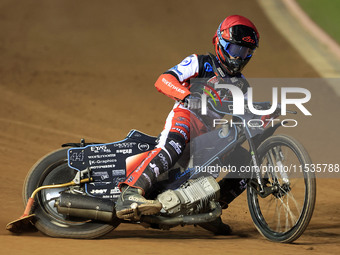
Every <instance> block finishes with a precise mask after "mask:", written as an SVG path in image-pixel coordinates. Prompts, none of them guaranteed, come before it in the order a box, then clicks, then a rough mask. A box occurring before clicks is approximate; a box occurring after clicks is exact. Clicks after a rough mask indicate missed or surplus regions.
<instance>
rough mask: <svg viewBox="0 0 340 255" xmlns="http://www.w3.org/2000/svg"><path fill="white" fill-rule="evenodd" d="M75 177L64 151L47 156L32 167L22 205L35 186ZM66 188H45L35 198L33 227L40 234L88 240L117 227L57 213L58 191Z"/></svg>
mask: <svg viewBox="0 0 340 255" xmlns="http://www.w3.org/2000/svg"><path fill="white" fill-rule="evenodd" d="M75 174H76V170H74V169H71V168H69V167H68V164H67V148H64V149H60V150H57V151H54V152H52V153H50V154H48V155H47V156H45V157H43V158H42V159H41V160H40V161H38V162H37V163H36V164H35V165H34V166H33V167H32V169H31V171H30V172H29V173H28V175H27V177H26V180H25V183H24V187H23V198H24V204H25V205H26V203H27V200H28V198H29V197H30V196H31V194H32V193H33V191H34V190H35V189H36V188H37V187H40V186H44V185H51V184H61V183H67V182H70V181H71V180H73V178H74V177H75ZM65 189H67V188H57V189H45V190H42V191H40V192H39V193H38V194H37V196H36V197H35V202H34V207H33V210H34V211H33V213H34V214H35V221H36V222H35V226H36V228H37V229H38V230H40V231H41V232H42V233H44V234H46V235H48V236H52V237H64V238H86V239H89V238H96V237H99V236H102V235H105V234H106V233H108V232H110V231H111V230H113V229H114V228H115V227H117V226H118V225H119V222H118V221H117V224H113V225H109V224H105V223H100V222H94V221H91V220H88V221H86V220H84V219H80V218H70V217H68V216H65V215H63V214H59V213H58V212H57V210H56V208H55V207H54V203H55V201H56V199H57V198H58V197H59V196H60V194H59V192H61V191H63V190H65Z"/></svg>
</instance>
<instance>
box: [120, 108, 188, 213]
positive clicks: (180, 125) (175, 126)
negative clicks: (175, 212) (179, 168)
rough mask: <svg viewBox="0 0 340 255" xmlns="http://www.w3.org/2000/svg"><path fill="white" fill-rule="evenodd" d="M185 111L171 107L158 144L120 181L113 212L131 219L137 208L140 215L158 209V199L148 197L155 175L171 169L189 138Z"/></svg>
mask: <svg viewBox="0 0 340 255" xmlns="http://www.w3.org/2000/svg"><path fill="white" fill-rule="evenodd" d="M189 123H190V122H189V119H188V113H186V112H184V113H183V112H182V111H177V112H176V111H172V112H171V113H170V114H169V117H168V119H167V122H166V124H165V128H164V130H163V132H162V133H161V136H160V138H159V142H158V145H157V146H156V148H155V149H154V150H151V151H150V152H149V153H148V154H147V156H146V157H145V158H144V159H143V161H142V162H141V164H140V165H139V166H138V167H137V168H136V169H135V170H134V171H133V172H132V173H131V174H130V175H129V176H128V177H127V179H126V180H125V181H124V182H123V183H121V184H120V188H121V190H122V193H121V195H120V197H119V199H118V201H117V203H116V214H117V217H118V218H121V219H131V218H133V217H134V213H135V212H136V210H137V211H138V213H140V214H143V215H151V214H156V213H158V212H159V211H160V210H161V204H160V203H159V202H158V201H154V200H147V199H145V198H144V195H145V193H147V192H149V191H151V189H152V187H153V185H154V184H155V183H156V182H157V177H158V175H160V174H162V173H164V172H165V171H167V170H168V169H170V168H171V167H172V166H173V165H174V164H175V163H176V162H177V160H178V159H179V157H180V156H181V155H182V153H183V150H184V148H185V145H186V143H187V142H188V141H189V129H190V124H189Z"/></svg>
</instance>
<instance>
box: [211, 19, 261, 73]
mask: <svg viewBox="0 0 340 255" xmlns="http://www.w3.org/2000/svg"><path fill="white" fill-rule="evenodd" d="M259 39H260V36H259V33H258V32H257V29H256V27H255V25H254V24H253V23H252V22H251V21H250V20H249V19H247V18H245V17H243V16H240V15H232V16H228V17H227V18H226V19H225V20H223V21H222V23H221V24H220V25H219V27H218V29H217V31H216V33H215V35H214V37H213V44H214V45H215V52H216V55H217V57H218V59H219V61H220V63H221V65H222V67H223V68H224V69H225V70H226V71H227V72H228V73H229V74H231V75H236V74H238V73H240V72H241V71H242V69H243V67H244V66H245V65H246V64H247V63H248V61H249V60H250V58H251V57H252V54H253V52H254V50H255V49H256V48H257V47H258V45H259Z"/></svg>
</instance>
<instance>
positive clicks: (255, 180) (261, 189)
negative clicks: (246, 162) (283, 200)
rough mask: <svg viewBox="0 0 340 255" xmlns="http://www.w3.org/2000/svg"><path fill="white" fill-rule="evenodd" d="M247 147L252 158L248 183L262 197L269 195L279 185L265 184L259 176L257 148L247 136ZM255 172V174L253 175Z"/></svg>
mask: <svg viewBox="0 0 340 255" xmlns="http://www.w3.org/2000/svg"><path fill="white" fill-rule="evenodd" d="M247 140H248V143H249V148H250V155H251V159H252V168H251V171H252V175H251V177H250V179H249V181H248V184H249V185H250V186H251V187H252V188H253V189H254V191H255V192H256V193H257V194H258V195H259V196H260V197H262V198H265V197H267V196H269V195H270V194H273V193H275V192H277V191H278V189H279V187H278V186H276V185H273V186H269V187H268V186H266V185H265V183H264V179H263V178H262V176H261V170H260V162H259V158H258V155H257V148H256V147H255V144H254V142H253V140H252V139H251V138H248V139H247ZM253 174H255V176H253Z"/></svg>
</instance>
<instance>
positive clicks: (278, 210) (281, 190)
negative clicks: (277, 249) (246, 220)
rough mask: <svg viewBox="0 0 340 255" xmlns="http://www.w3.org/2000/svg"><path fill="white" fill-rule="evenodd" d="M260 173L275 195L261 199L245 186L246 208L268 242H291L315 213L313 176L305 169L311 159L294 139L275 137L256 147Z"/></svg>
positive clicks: (283, 136) (253, 190)
mask: <svg viewBox="0 0 340 255" xmlns="http://www.w3.org/2000/svg"><path fill="white" fill-rule="evenodd" d="M257 153H258V159H259V165H260V174H261V177H262V179H263V180H264V184H265V186H266V187H273V188H274V190H275V191H274V192H273V193H272V194H270V195H269V196H267V197H265V198H262V197H260V196H259V194H258V191H256V190H255V188H254V187H251V186H248V188H247V199H248V207H249V211H250V214H251V217H252V219H253V222H254V224H255V226H256V228H257V229H258V231H259V232H260V233H261V234H262V235H263V236H264V237H265V238H267V239H268V240H270V241H275V242H282V243H290V242H293V241H294V240H296V239H297V238H299V237H300V236H301V234H302V233H303V232H304V231H305V229H306V228H307V226H308V224H309V222H310V220H311V218H312V214H313V211H314V205H315V196H316V180H315V173H314V172H312V171H309V170H308V168H307V167H308V166H310V164H311V163H312V162H311V159H310V157H309V155H308V153H307V151H306V150H305V149H304V147H303V146H302V145H301V144H300V143H299V142H297V141H296V140H295V139H293V138H291V137H289V136H285V135H277V136H271V137H269V138H268V139H266V140H265V141H264V142H263V143H262V144H261V145H260V146H259V148H258V150H257Z"/></svg>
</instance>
